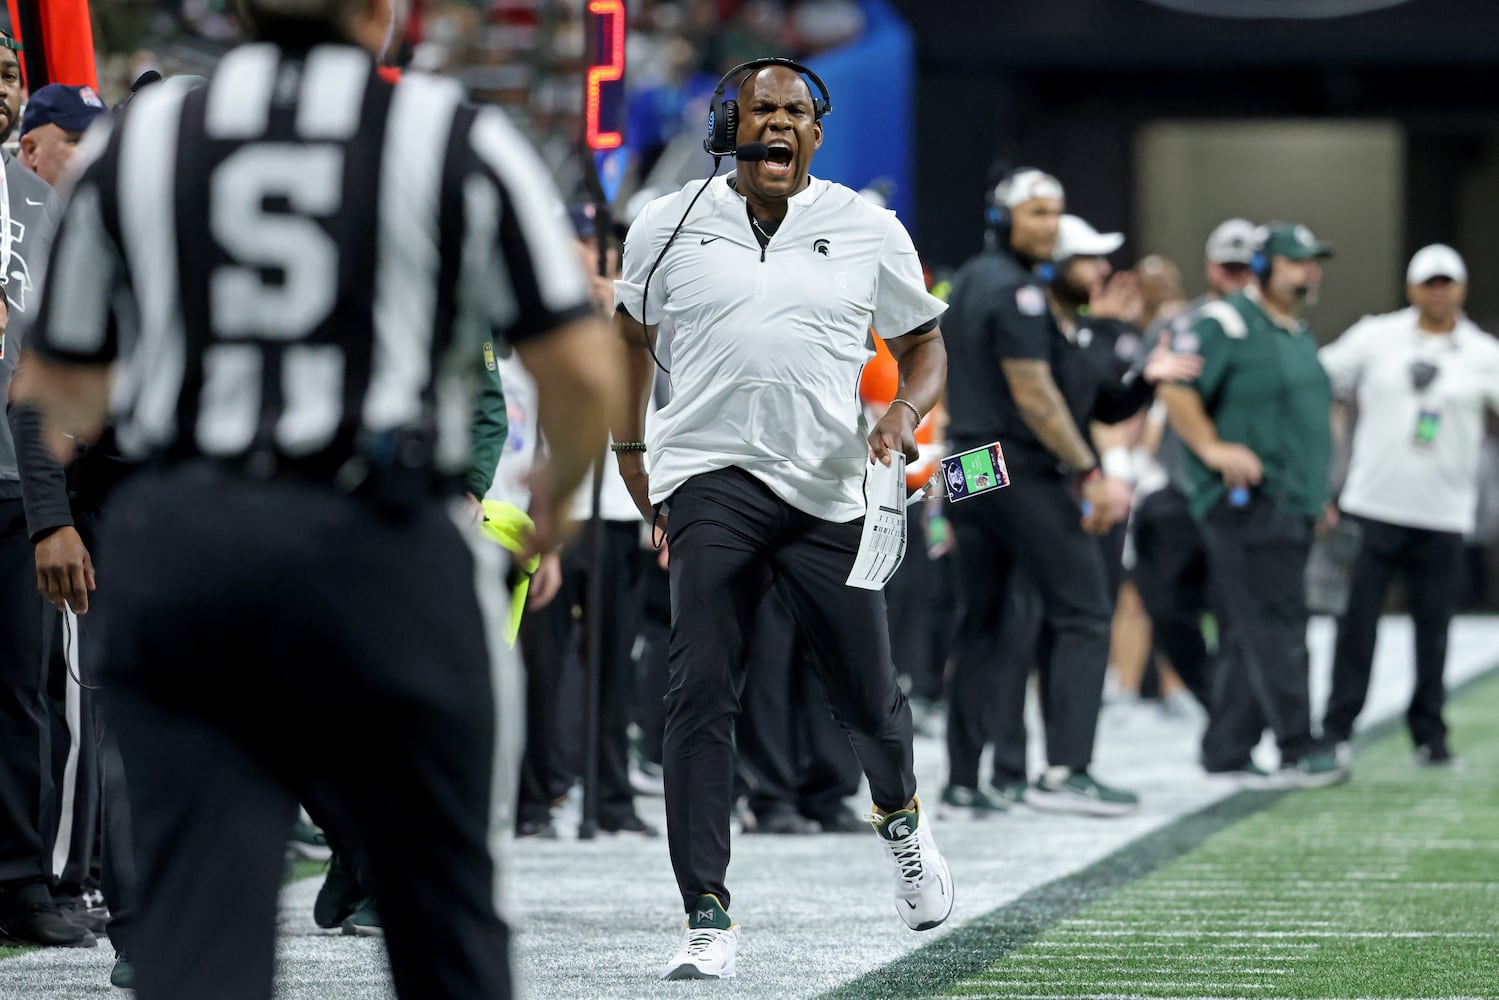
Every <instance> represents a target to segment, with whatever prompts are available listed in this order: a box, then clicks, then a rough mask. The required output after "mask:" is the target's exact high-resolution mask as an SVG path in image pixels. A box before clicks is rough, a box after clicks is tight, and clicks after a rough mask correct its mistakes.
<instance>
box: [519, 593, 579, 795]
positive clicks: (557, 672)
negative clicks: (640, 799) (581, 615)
mask: <svg viewBox="0 0 1499 1000" xmlns="http://www.w3.org/2000/svg"><path fill="white" fill-rule="evenodd" d="M571 624H572V603H571V601H570V600H569V599H568V595H567V594H566V593H564V592H563V591H558V593H557V596H556V597H554V598H553V599H552V601H551V603H550V604H548V605H547V606H546V607H544V608H539V609H537V610H534V611H532V610H527V611H526V613H525V615H524V616H523V617H522V618H521V622H520V636H519V639H518V642H519V644H520V649H521V659H522V660H523V661H524V662H525V670H526V739H525V754H524V756H523V757H522V758H521V769H520V781H519V783H518V788H517V791H518V795H517V804H516V811H515V819H516V822H517V823H536V824H545V823H548V822H550V820H551V814H552V802H553V800H555V799H557V798H560V797H561V796H563V795H566V794H567V789H568V787H569V786H570V785H571V784H572V775H571V774H569V773H568V771H567V769H566V767H565V766H564V762H563V760H562V754H561V753H560V752H559V750H558V744H559V742H560V736H561V734H560V733H559V732H558V730H559V728H560V727H561V726H563V725H564V724H566V723H565V721H564V718H563V713H562V710H561V704H560V696H561V693H562V684H561V681H562V679H563V677H562V672H563V669H564V667H565V665H566V664H567V663H568V662H569V661H570V659H571V657H570V652H569V649H568V637H569V632H570V628H571ZM571 722H572V725H574V726H576V725H577V712H576V711H575V712H574V713H573V715H572V720H571Z"/></svg>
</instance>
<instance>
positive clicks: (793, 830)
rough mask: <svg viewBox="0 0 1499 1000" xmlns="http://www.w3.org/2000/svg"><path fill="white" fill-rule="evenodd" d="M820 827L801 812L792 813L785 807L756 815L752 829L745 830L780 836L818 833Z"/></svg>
mask: <svg viewBox="0 0 1499 1000" xmlns="http://www.w3.org/2000/svg"><path fill="white" fill-rule="evenodd" d="M821 829H822V828H821V827H819V826H818V825H817V824H816V823H814V822H813V821H812V820H810V819H808V818H807V817H805V816H803V815H802V814H800V813H794V812H791V811H790V810H789V809H787V810H777V811H776V812H773V813H766V814H765V815H764V816H756V817H755V826H754V829H753V830H752V831H746V832H753V833H769V834H774V835H776V836H781V837H797V836H802V835H805V834H809V833H818V832H820V831H821Z"/></svg>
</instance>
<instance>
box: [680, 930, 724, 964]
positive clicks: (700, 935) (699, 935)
mask: <svg viewBox="0 0 1499 1000" xmlns="http://www.w3.org/2000/svg"><path fill="white" fill-rule="evenodd" d="M722 933H723V931H721V930H719V929H718V928H717V927H699V928H696V929H692V928H689V929H688V931H687V954H689V955H691V956H692V957H693V958H697V957H698V956H699V955H701V954H702V953H703V952H705V951H707V950H708V949H709V948H711V947H713V945H714V943H715V942H717V941H718V936H719V935H720V934H722Z"/></svg>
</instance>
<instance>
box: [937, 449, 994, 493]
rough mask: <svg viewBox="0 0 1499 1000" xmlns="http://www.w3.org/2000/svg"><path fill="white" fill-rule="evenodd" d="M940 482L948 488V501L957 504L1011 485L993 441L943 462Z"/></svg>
mask: <svg viewBox="0 0 1499 1000" xmlns="http://www.w3.org/2000/svg"><path fill="white" fill-rule="evenodd" d="M942 479H943V481H944V482H945V483H946V484H947V498H948V499H949V500H952V501H958V500H967V499H968V498H969V497H972V496H977V495H978V494H980V493H988V492H989V491H990V490H997V489H1002V488H1003V487H1006V486H1008V485H1010V472H1009V470H1008V469H1007V468H1005V453H1004V452H1003V451H1002V450H1000V447H999V442H998V441H996V442H994V443H993V444H986V445H984V446H983V447H982V448H974V449H973V450H972V451H965V452H962V453H960V454H957V455H949V456H948V457H946V458H944V459H943V460H942Z"/></svg>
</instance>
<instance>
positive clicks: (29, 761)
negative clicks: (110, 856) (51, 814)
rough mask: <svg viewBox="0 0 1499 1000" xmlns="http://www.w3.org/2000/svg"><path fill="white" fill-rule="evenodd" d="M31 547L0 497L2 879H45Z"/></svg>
mask: <svg viewBox="0 0 1499 1000" xmlns="http://www.w3.org/2000/svg"><path fill="white" fill-rule="evenodd" d="M44 604H45V602H44V601H43V600H42V597H41V594H39V593H38V592H37V589H36V548H35V546H33V545H32V544H31V540H30V539H29V538H28V537H27V534H26V512H25V509H24V508H23V506H22V503H21V500H20V498H19V497H17V498H16V499H13V500H12V499H0V882H14V881H20V880H39V879H50V878H51V876H52V872H51V858H50V856H49V851H48V847H50V844H48V845H44V844H43V841H42V827H43V825H44V824H43V822H42V796H43V790H44V788H45V787H46V786H47V785H48V784H50V778H49V777H48V776H47V762H48V761H49V760H50V757H51V750H50V747H49V746H48V740H49V739H50V736H49V733H48V730H49V727H48V719H47V703H46V668H45V664H44V662H43V659H42V635H43V632H42V628H43V626H42V621H43V619H42V608H43V606H44Z"/></svg>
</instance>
